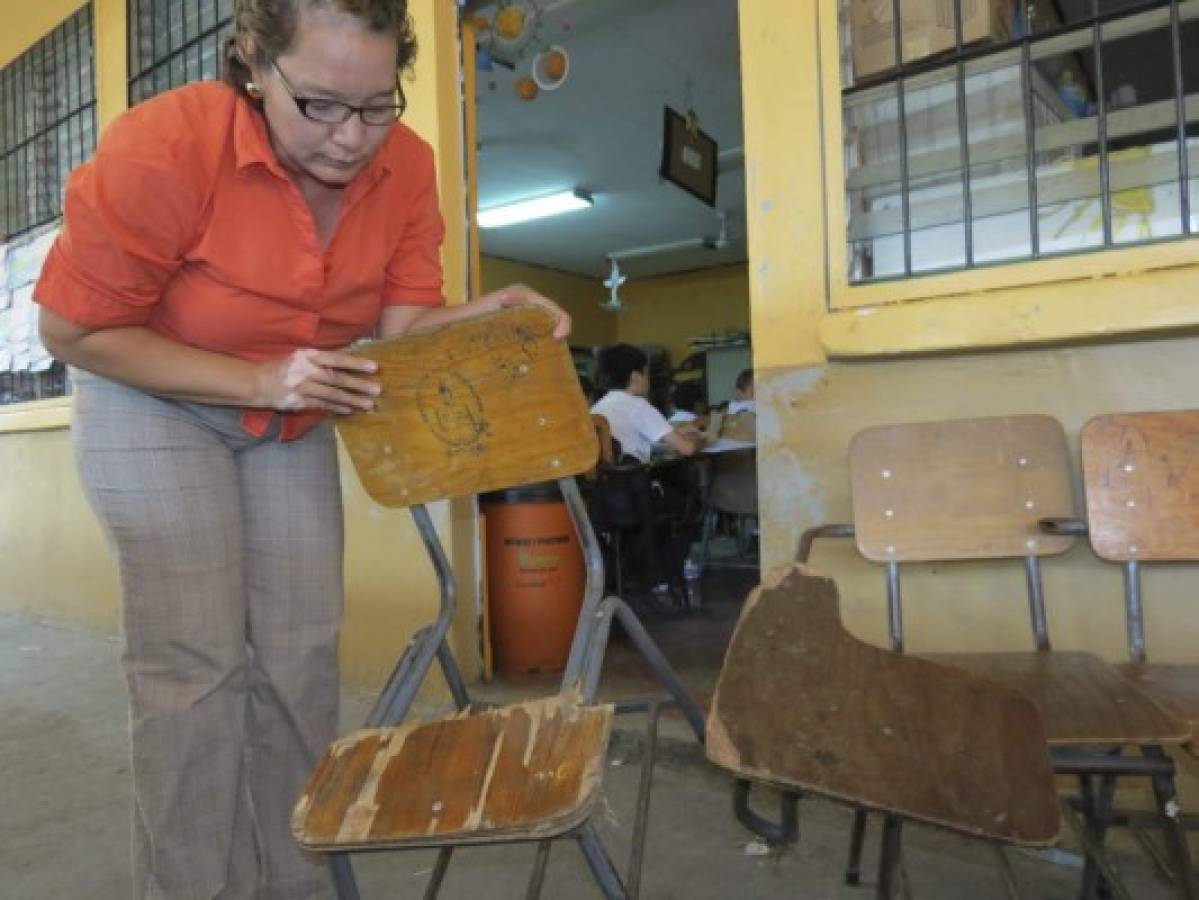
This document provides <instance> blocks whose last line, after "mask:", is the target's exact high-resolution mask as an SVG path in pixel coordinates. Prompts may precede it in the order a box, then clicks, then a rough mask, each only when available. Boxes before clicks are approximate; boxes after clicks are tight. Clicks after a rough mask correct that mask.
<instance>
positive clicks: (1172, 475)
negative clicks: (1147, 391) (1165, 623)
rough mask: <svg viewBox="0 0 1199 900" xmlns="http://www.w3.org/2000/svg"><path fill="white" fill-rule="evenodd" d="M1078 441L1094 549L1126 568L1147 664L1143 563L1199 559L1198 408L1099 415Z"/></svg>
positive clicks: (1132, 633) (1131, 641)
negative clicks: (1142, 594) (1143, 610)
mask: <svg viewBox="0 0 1199 900" xmlns="http://www.w3.org/2000/svg"><path fill="white" fill-rule="evenodd" d="M1080 442H1081V445H1082V467H1083V481H1084V486H1085V490H1086V503H1087V530H1088V531H1089V534H1090V538H1091V546H1092V547H1093V548H1094V550H1095V553H1096V555H1098V556H1099V557H1100V558H1101V559H1105V560H1108V561H1109V562H1117V563H1120V564H1121V565H1122V566H1123V568H1124V600H1125V614H1126V619H1127V622H1128V652H1129V656H1130V658H1131V659H1132V660H1133V661H1134V662H1138V663H1143V662H1145V661H1146V647H1145V623H1144V615H1143V612H1142V606H1141V582H1140V574H1141V564H1142V563H1145V562H1193V561H1195V560H1199V452H1197V450H1199V410H1186V411H1179V412H1146V413H1118V414H1114V415H1106V416H1097V417H1096V418H1093V419H1091V420H1090V421H1089V422H1087V424H1086V425H1085V426H1083V429H1082V433H1081V437H1080Z"/></svg>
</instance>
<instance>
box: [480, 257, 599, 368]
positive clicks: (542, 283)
mask: <svg viewBox="0 0 1199 900" xmlns="http://www.w3.org/2000/svg"><path fill="white" fill-rule="evenodd" d="M480 275H481V278H480V280H481V283H482V289H483V293H487V292H488V291H494V290H497V289H499V288H502V287H507V286H508V285H510V284H527V285H528V286H529V287H531V288H533V289H534V290H536V291H540V292H541V293H542V294H545V296H547V297H550V298H552V299H553V300H554V301H556V302H557V303H560V304H561V305H562V307H563V308H564V309H565V310H566V311H567V312H568V313H570V317H571V322H572V323H573V328H572V331H571V335H570V342H571V343H572V344H576V345H578V346H597V345H601V344H611V343H615V341H616V340H617V337H616V325H617V322H618V317H617V316H615V315H613V314H612V313H610V312H605V311H604V310H602V309H600V304H601V303H602V302H603V301H604V300H605V299H607V296H608V289H607V288H605V287H604V286H603V285H602V284H600V282H599V279H595V278H583V277H582V276H579V275H572V274H570V273H568V272H561V271H558V270H557V269H547V268H545V267H543V266H531V265H528V264H526V263H519V262H513V261H511V260H507V259H501V258H499V257H497V256H484V257H483V259H482V266H481V272H480Z"/></svg>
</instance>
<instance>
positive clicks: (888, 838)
mask: <svg viewBox="0 0 1199 900" xmlns="http://www.w3.org/2000/svg"><path fill="white" fill-rule="evenodd" d="M902 846H903V820H902V819H900V818H899V817H898V816H887V817H886V818H884V819H883V844H882V849H881V851H880V852H879V859H878V884H877V886H876V888H875V893H874V896H875V897H876V898H877V900H893V898H894V897H895V890H896V888H898V887H899V886H900V884H899V882H900V881H901V880H902V879H903V876H902V874H901V873H900V855H901V852H902Z"/></svg>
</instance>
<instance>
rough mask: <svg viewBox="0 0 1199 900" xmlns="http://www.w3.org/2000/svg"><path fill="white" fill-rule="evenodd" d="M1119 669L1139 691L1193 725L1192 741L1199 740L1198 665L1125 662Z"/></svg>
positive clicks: (1191, 726)
mask: <svg viewBox="0 0 1199 900" xmlns="http://www.w3.org/2000/svg"><path fill="white" fill-rule="evenodd" d="M1116 668H1117V669H1118V670H1119V672H1120V674H1121V675H1123V676H1124V677H1125V678H1127V679H1128V680H1129V681H1131V682H1132V683H1133V684H1134V685H1135V686H1136V688H1137V690H1139V691H1141V692H1143V693H1146V694H1148V695H1149V696H1150V697H1152V698H1153V699H1154V700H1155V701H1157V703H1158V704H1159V705H1160V706H1161V707H1162V708H1163V709H1165V710H1167V711H1168V712H1169V713H1170V714H1171V715H1173V716H1176V717H1178V718H1179V719H1182V720H1183V722H1185V723H1186V724H1187V726H1188V727H1189V728H1190V732H1191V742H1192V744H1194V743H1195V742H1196V741H1199V666H1186V665H1173V664H1170V663H1124V664H1122V665H1119V666H1117V667H1116Z"/></svg>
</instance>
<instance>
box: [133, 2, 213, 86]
mask: <svg viewBox="0 0 1199 900" xmlns="http://www.w3.org/2000/svg"><path fill="white" fill-rule="evenodd" d="M128 4H129V5H128V9H129V75H130V77H129V105H130V106H132V105H133V104H135V103H140V102H141V101H142V100H145V99H146V98H147V97H153V96H154V95H155V94H161V93H162V92H163V91H167V90H170V89H171V88H175V87H179V86H180V85H183V84H187V83H188V82H189V81H198V80H200V79H210V78H219V77H220V74H221V64H222V60H221V47H222V45H223V44H224V41H225V38H226V37H227V36H228V35H229V34H231V33H232V31H233V0H128Z"/></svg>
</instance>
